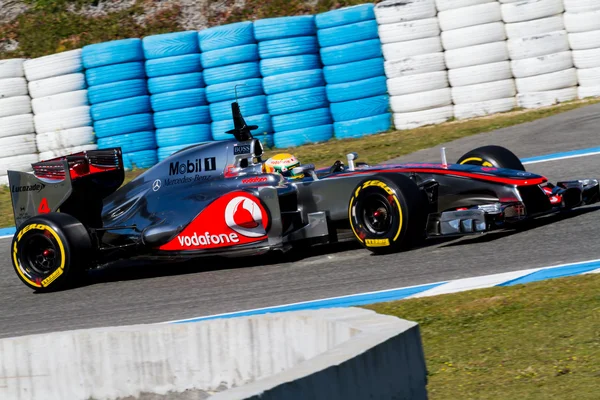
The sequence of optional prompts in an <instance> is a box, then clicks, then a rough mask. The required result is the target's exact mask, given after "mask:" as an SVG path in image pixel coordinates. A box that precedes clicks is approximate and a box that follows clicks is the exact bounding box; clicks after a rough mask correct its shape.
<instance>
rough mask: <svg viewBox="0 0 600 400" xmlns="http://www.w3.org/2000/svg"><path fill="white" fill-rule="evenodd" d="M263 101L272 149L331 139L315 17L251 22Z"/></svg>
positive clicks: (331, 126) (329, 113)
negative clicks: (268, 117) (256, 42)
mask: <svg viewBox="0 0 600 400" xmlns="http://www.w3.org/2000/svg"><path fill="white" fill-rule="evenodd" d="M254 33H255V36H256V39H257V40H258V49H259V56H260V72H261V75H262V76H263V88H264V91H265V94H266V105H267V110H268V113H269V114H270V115H271V125H272V129H273V132H274V135H273V143H274V145H275V146H276V147H281V148H283V147H294V146H300V145H303V144H307V143H317V142H324V141H327V140H329V139H331V138H332V137H333V124H332V122H333V121H332V119H331V112H330V110H329V101H328V100H327V94H326V91H325V79H324V77H323V67H322V64H321V60H320V57H319V40H318V38H317V27H316V24H315V17H314V16H312V15H307V16H300V17H281V18H269V19H264V20H258V21H255V22H254Z"/></svg>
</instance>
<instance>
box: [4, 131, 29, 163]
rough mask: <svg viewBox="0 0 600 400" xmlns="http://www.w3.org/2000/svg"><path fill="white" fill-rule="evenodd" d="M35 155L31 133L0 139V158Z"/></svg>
mask: <svg viewBox="0 0 600 400" xmlns="http://www.w3.org/2000/svg"><path fill="white" fill-rule="evenodd" d="M32 153H37V147H36V144H35V135H34V134H33V133H31V134H28V135H20V136H9V137H4V138H0V158H3V157H13V156H20V155H22V154H32Z"/></svg>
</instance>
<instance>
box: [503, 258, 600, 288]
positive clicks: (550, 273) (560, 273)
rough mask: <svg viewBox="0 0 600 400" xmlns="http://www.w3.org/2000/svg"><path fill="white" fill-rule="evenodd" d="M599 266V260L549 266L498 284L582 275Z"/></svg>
mask: <svg viewBox="0 0 600 400" xmlns="http://www.w3.org/2000/svg"><path fill="white" fill-rule="evenodd" d="M598 268H600V262H598V261H591V262H586V263H580V264H574V265H565V266H564V267H558V268H547V269H542V270H540V271H536V272H533V273H531V274H529V275H525V276H522V277H520V278H516V279H513V280H510V281H507V282H504V283H501V284H499V285H497V286H514V285H521V284H524V283H530V282H537V281H543V280H546V279H554V278H564V277H567V276H575V275H581V274H584V273H586V272H590V271H593V270H595V269H598Z"/></svg>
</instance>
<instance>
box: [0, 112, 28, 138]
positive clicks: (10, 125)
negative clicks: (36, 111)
mask: <svg viewBox="0 0 600 400" xmlns="http://www.w3.org/2000/svg"><path fill="white" fill-rule="evenodd" d="M34 132H35V130H34V127H33V114H22V115H13V116H12V117H3V118H0V138H3V137H8V136H18V135H27V134H29V133H34Z"/></svg>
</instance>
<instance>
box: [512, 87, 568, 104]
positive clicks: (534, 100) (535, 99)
mask: <svg viewBox="0 0 600 400" xmlns="http://www.w3.org/2000/svg"><path fill="white" fill-rule="evenodd" d="M576 98H577V87H571V88H565V89H559V90H549V91H547V92H532V93H519V94H518V95H517V105H518V106H519V107H523V108H540V107H548V106H552V105H555V104H558V103H563V102H565V101H570V100H574V99H576Z"/></svg>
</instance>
